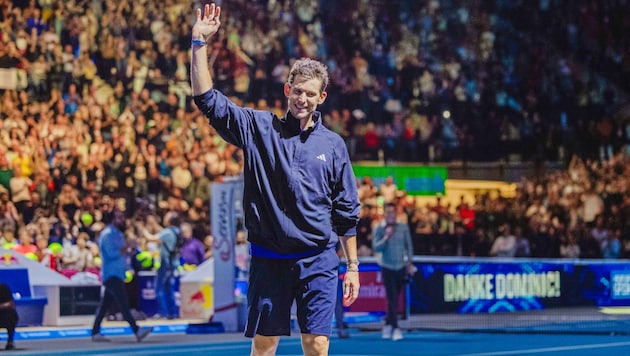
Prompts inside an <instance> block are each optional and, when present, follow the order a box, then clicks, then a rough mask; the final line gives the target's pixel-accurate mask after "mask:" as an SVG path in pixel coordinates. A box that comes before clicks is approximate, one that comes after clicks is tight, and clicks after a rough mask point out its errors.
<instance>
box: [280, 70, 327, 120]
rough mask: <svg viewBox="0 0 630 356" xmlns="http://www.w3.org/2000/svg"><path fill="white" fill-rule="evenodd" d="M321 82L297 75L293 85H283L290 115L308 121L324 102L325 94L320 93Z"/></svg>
mask: <svg viewBox="0 0 630 356" xmlns="http://www.w3.org/2000/svg"><path fill="white" fill-rule="evenodd" d="M321 88H322V81H321V80H319V79H307V78H304V77H302V76H301V75H298V76H296V77H295V80H294V81H293V84H289V83H286V84H285V85H284V95H285V96H286V97H287V100H288V107H289V111H290V112H291V115H293V117H295V118H296V119H298V120H305V119H309V118H310V117H311V115H313V111H315V109H316V108H317V105H319V104H321V103H323V102H324V100H325V99H326V96H327V93H326V92H322V91H321Z"/></svg>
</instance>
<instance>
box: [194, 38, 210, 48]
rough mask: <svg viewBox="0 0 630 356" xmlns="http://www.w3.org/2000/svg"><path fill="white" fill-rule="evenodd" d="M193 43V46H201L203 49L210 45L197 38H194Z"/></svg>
mask: <svg viewBox="0 0 630 356" xmlns="http://www.w3.org/2000/svg"><path fill="white" fill-rule="evenodd" d="M191 43H192V45H193V46H201V47H203V46H206V45H207V44H208V43H207V42H206V41H204V40H199V39H196V38H193V40H192V41H191Z"/></svg>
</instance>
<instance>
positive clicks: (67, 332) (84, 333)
mask: <svg viewBox="0 0 630 356" xmlns="http://www.w3.org/2000/svg"><path fill="white" fill-rule="evenodd" d="M140 324H141V325H142V321H140ZM187 328H188V323H180V324H164V325H154V326H153V331H152V333H153V334H167V333H185V332H186V329H187ZM101 332H102V333H103V335H106V336H125V335H133V331H132V330H131V327H129V326H125V327H107V326H104V327H102V328H101ZM90 335H92V329H90V328H81V329H52V330H37V329H35V328H34V329H33V330H24V329H20V328H18V329H17V330H16V331H15V340H46V339H67V338H78V337H90ZM6 336H7V335H6V332H0V337H2V338H3V339H6Z"/></svg>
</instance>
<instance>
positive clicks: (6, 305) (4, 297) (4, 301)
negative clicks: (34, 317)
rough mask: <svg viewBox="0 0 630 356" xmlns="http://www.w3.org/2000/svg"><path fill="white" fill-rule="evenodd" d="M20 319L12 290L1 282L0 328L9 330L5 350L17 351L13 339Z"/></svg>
mask: <svg viewBox="0 0 630 356" xmlns="http://www.w3.org/2000/svg"><path fill="white" fill-rule="evenodd" d="M18 320H19V317H18V313H17V310H16V308H15V301H14V300H13V294H11V289H10V288H9V286H8V285H6V284H5V283H2V282H0V328H4V329H7V337H8V338H7V344H6V346H5V347H4V349H5V350H13V349H15V344H14V343H13V337H14V336H15V328H16V326H17V323H18Z"/></svg>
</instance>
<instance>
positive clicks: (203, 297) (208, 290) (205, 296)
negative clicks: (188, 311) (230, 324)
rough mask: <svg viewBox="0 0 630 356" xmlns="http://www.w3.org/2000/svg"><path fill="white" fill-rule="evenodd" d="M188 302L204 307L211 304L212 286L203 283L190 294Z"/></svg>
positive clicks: (208, 306)
mask: <svg viewBox="0 0 630 356" xmlns="http://www.w3.org/2000/svg"><path fill="white" fill-rule="evenodd" d="M189 300H190V303H198V304H201V305H202V306H203V307H204V308H210V307H211V306H212V287H211V286H210V285H207V284H204V285H202V286H201V288H199V290H198V291H197V292H195V293H193V294H192V295H191V296H190V299H189Z"/></svg>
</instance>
